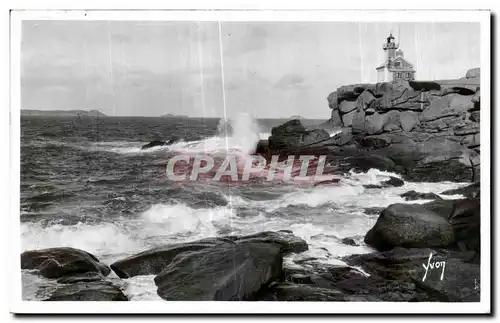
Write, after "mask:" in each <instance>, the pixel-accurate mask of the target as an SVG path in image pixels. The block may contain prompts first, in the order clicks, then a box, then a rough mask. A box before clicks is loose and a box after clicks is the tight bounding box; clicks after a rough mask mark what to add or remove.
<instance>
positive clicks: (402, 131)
mask: <svg viewBox="0 0 500 323" xmlns="http://www.w3.org/2000/svg"><path fill="white" fill-rule="evenodd" d="M467 75H469V76H471V77H468V78H467V77H464V78H460V79H456V80H442V81H432V82H420V81H410V82H407V81H394V82H388V83H377V84H355V85H347V86H342V87H340V88H338V89H337V90H336V91H335V92H332V93H331V94H330V95H329V96H328V104H329V106H330V108H331V109H332V114H331V119H330V120H329V121H328V125H324V129H327V128H331V129H333V128H335V129H337V130H338V129H340V131H339V132H338V133H337V134H335V135H333V136H332V137H330V136H329V133H328V131H325V130H324V129H307V128H306V127H304V126H303V125H302V124H301V123H300V121H299V120H292V121H289V122H287V123H285V124H283V125H281V126H278V127H275V128H273V130H272V136H271V137H270V138H269V141H268V145H266V146H265V147H264V145H263V144H261V145H260V146H259V149H258V150H259V152H260V151H265V152H266V154H264V155H270V154H296V155H297V154H314V155H320V154H326V155H327V157H328V158H329V159H331V160H333V161H335V162H336V163H337V164H338V165H343V164H346V163H347V164H348V166H347V167H346V168H348V169H347V171H348V170H349V168H355V169H361V170H363V171H366V170H368V169H370V168H377V169H380V170H387V171H392V172H397V173H400V174H402V175H403V178H405V179H409V180H412V181H426V182H440V181H447V180H449V181H457V182H466V181H477V180H479V178H480V158H479V153H480V127H479V110H480V82H479V81H480V79H479V77H476V75H479V70H478V69H474V70H470V71H469V72H467Z"/></svg>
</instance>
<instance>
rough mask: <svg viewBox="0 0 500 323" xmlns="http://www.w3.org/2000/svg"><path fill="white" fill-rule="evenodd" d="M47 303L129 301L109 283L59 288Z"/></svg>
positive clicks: (90, 283)
mask: <svg viewBox="0 0 500 323" xmlns="http://www.w3.org/2000/svg"><path fill="white" fill-rule="evenodd" d="M46 301H128V299H127V297H126V296H125V295H124V294H123V292H122V291H121V290H120V288H118V287H117V286H115V285H113V284H112V283H110V282H107V281H91V282H77V283H74V284H70V285H63V286H61V287H59V288H57V289H56V290H55V291H54V292H53V293H52V295H51V296H50V297H49V298H48V299H46Z"/></svg>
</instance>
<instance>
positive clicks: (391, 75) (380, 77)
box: [376, 34, 416, 82]
mask: <svg viewBox="0 0 500 323" xmlns="http://www.w3.org/2000/svg"><path fill="white" fill-rule="evenodd" d="M382 48H383V50H384V52H385V53H386V60H385V62H384V63H383V64H382V65H380V66H379V67H377V68H376V70H377V82H392V81H396V80H414V79H415V72H416V71H415V70H414V69H413V65H412V64H410V63H409V62H408V61H407V60H406V59H405V58H404V55H403V51H402V50H401V49H399V44H396V43H395V42H394V37H393V36H392V34H390V35H389V37H387V42H386V43H384V45H383V47H382Z"/></svg>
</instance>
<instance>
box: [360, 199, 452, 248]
mask: <svg viewBox="0 0 500 323" xmlns="http://www.w3.org/2000/svg"><path fill="white" fill-rule="evenodd" d="M454 242H455V240H454V233H453V227H452V226H451V224H450V223H449V222H448V221H447V220H446V219H444V218H442V217H440V216H439V215H438V214H436V213H435V212H432V211H430V210H428V209H426V208H425V207H422V206H421V205H418V204H417V205H412V204H392V205H390V206H389V207H387V208H386V209H384V210H383V211H382V212H381V214H380V216H379V218H378V219H377V222H376V223H375V225H374V226H373V228H372V229H370V231H368V233H367V234H366V236H365V243H366V244H368V245H370V246H373V247H374V248H376V249H378V250H390V249H392V248H394V247H405V248H426V247H447V246H450V245H452V244H453V243H454Z"/></svg>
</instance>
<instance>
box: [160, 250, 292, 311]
mask: <svg viewBox="0 0 500 323" xmlns="http://www.w3.org/2000/svg"><path fill="white" fill-rule="evenodd" d="M282 261H283V259H282V256H281V252H280V247H279V246H278V245H274V244H269V243H257V242H256V243H240V244H222V245H219V246H216V247H213V248H209V249H204V250H200V251H198V252H193V253H187V254H181V255H179V256H178V257H177V258H176V259H175V260H174V261H173V262H171V263H170V264H169V265H168V266H167V268H165V270H164V271H162V272H161V273H160V274H159V275H158V276H156V277H155V279H154V281H155V284H156V285H157V286H158V291H157V292H158V295H159V296H160V297H161V298H163V299H165V300H169V301H244V300H252V298H253V297H254V295H256V293H257V292H258V291H259V289H261V288H262V287H263V286H266V285H267V284H269V283H270V282H272V281H273V280H276V279H279V278H280V277H281V276H282Z"/></svg>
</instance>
